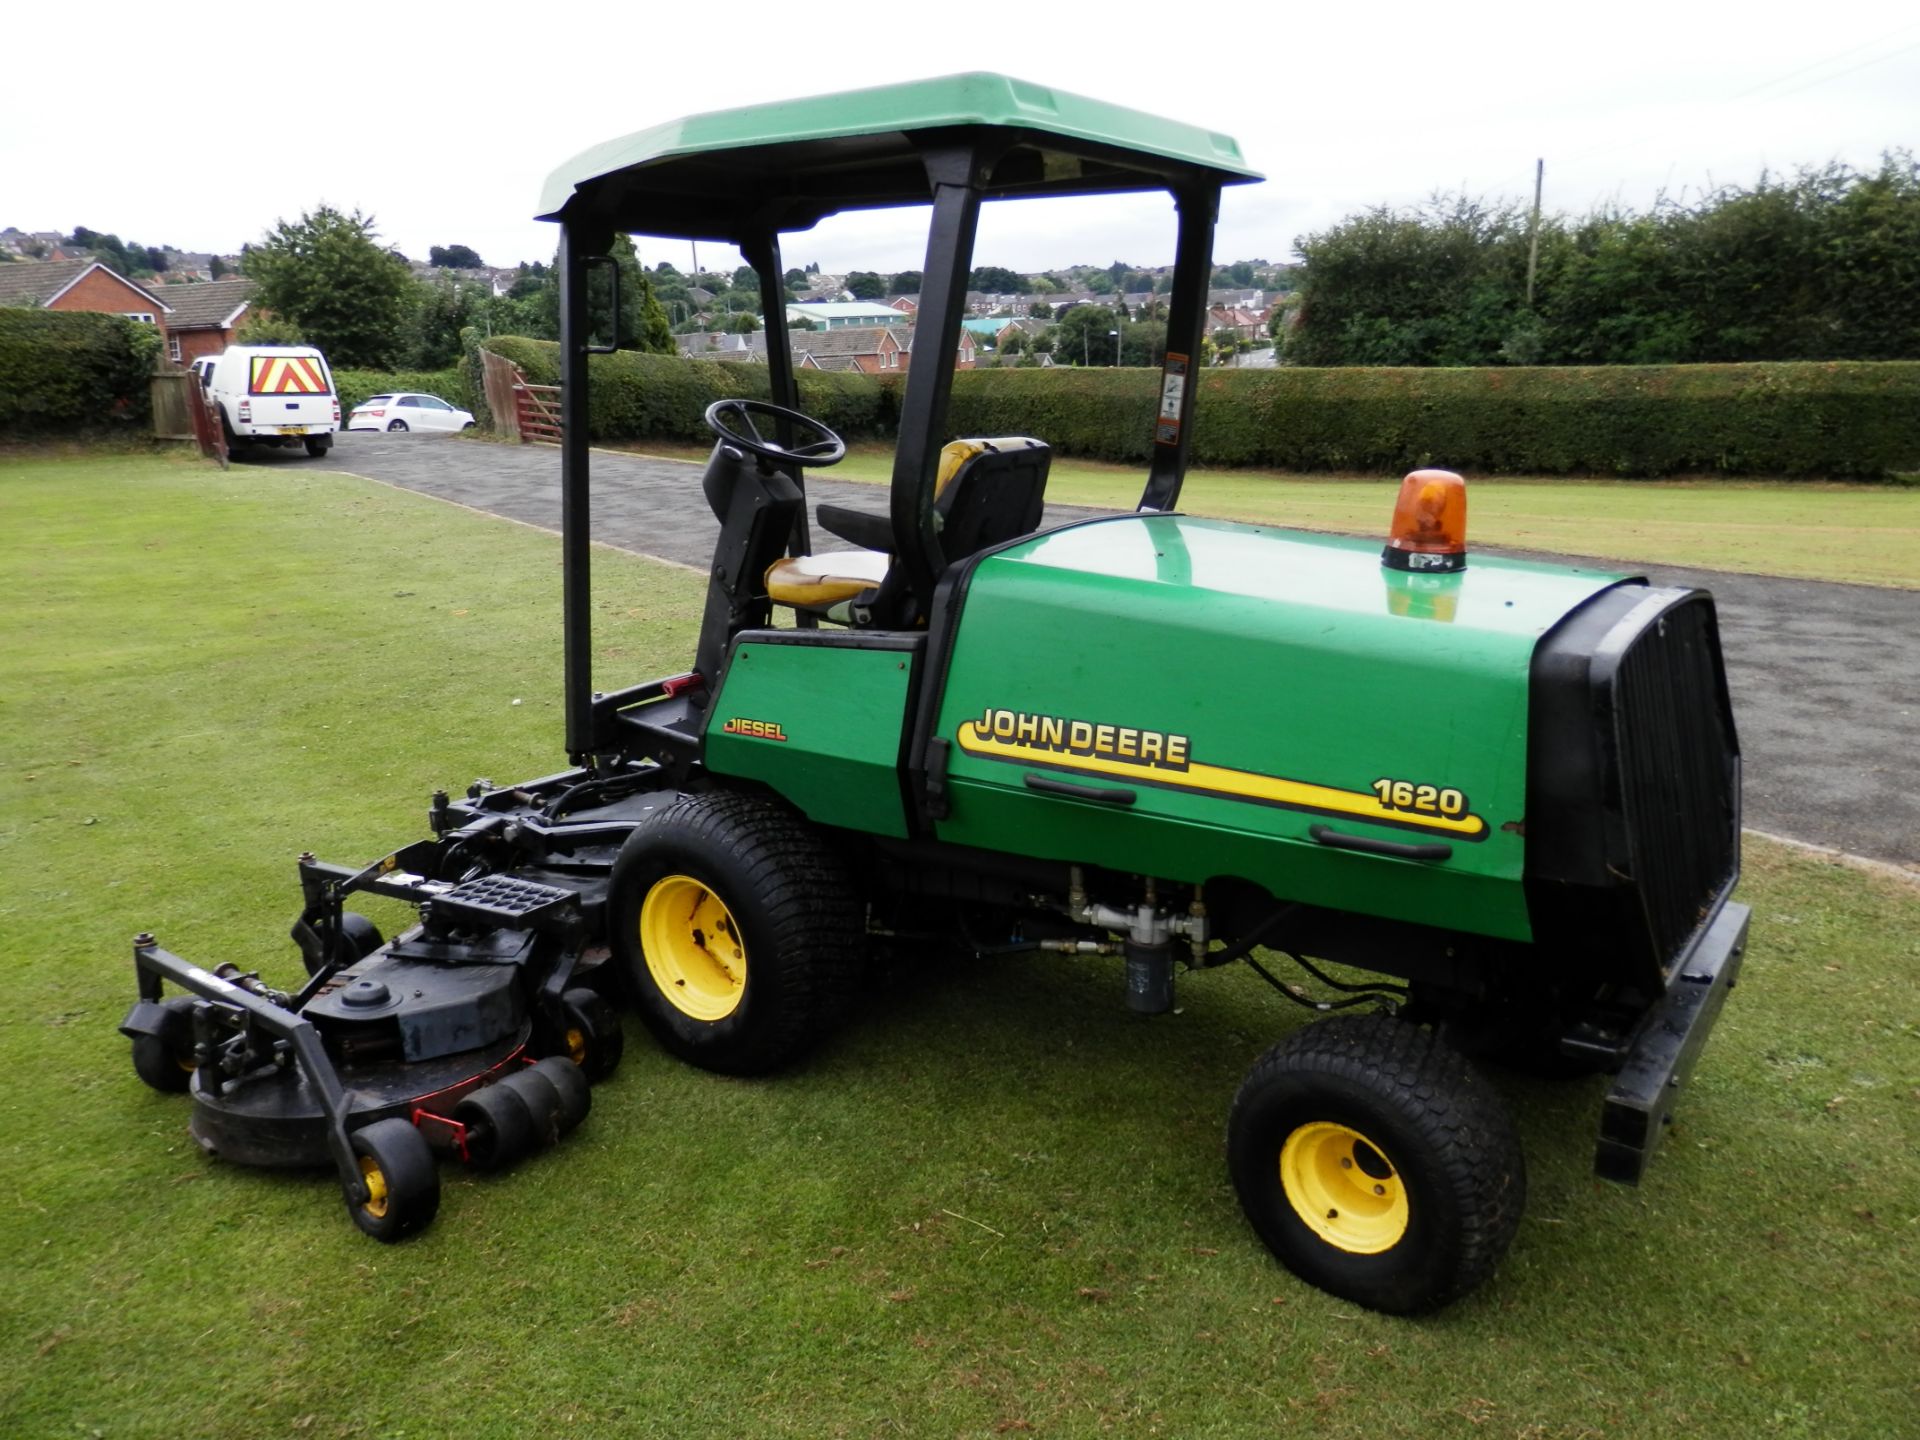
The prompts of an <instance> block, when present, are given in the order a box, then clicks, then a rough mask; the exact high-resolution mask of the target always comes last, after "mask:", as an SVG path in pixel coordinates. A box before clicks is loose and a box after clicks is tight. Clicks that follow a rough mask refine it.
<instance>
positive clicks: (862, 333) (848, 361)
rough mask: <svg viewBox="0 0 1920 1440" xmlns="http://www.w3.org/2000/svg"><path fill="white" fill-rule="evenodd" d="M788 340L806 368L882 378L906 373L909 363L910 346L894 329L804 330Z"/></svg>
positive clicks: (888, 327)
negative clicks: (900, 371)
mask: <svg viewBox="0 0 1920 1440" xmlns="http://www.w3.org/2000/svg"><path fill="white" fill-rule="evenodd" d="M760 333H762V334H765V333H766V332H764V331H762V332H760ZM788 339H789V340H790V342H791V343H792V346H793V358H794V359H795V361H796V362H798V364H799V365H800V368H802V369H809V368H810V369H814V370H860V371H864V372H865V373H867V374H869V375H879V374H882V373H883V372H886V371H890V370H904V369H905V368H906V364H907V362H906V359H905V355H906V351H907V345H906V344H903V343H902V342H901V338H900V335H899V333H898V332H896V331H895V330H894V329H893V328H892V327H891V326H886V325H875V326H870V327H867V326H862V327H851V326H850V327H847V328H845V329H838V330H800V331H796V332H794V333H793V334H792V335H790V336H789V337H788Z"/></svg>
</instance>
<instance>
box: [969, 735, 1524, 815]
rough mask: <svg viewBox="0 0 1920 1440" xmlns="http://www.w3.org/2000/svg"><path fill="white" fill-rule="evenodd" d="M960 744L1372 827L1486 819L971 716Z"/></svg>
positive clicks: (991, 755) (973, 751) (1027, 761)
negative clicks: (1058, 745) (1001, 726)
mask: <svg viewBox="0 0 1920 1440" xmlns="http://www.w3.org/2000/svg"><path fill="white" fill-rule="evenodd" d="M959 740H960V748H961V749H962V750H964V751H966V752H967V753H968V754H969V755H979V756H982V757H984V758H986V759H990V760H1009V761H1012V762H1014V763H1015V764H1020V765H1045V766H1048V767H1051V768H1054V769H1063V770H1084V771H1087V772H1089V773H1091V774H1095V775H1111V776H1114V777H1116V778H1119V779H1125V780H1136V781H1139V782H1141V783H1142V784H1146V785H1159V786H1164V787H1166V788H1167V789H1170V790H1188V791H1191V792H1193V793H1195V794H1199V795H1219V796H1224V797H1225V798H1227V799H1231V800H1252V801H1256V802H1258V803H1260V804H1264V805H1278V806H1281V807H1283V808H1285V809H1289V810H1312V811H1317V812H1319V813H1321V814H1329V815H1350V816H1352V817H1353V818H1354V819H1356V820H1366V821H1370V822H1372V823H1373V824H1376V825H1399V826H1406V827H1411V828H1413V829H1416V830H1433V831H1437V832H1439V833H1441V834H1444V835H1458V836H1459V837H1461V838H1462V839H1465V840H1479V839H1482V838H1484V837H1485V835H1486V833H1487V822H1486V821H1485V820H1482V819H1481V818H1480V817H1479V816H1478V815H1461V816H1457V817H1454V818H1448V817H1447V816H1445V815H1421V814H1418V813H1416V812H1414V811H1410V810H1394V809H1391V808H1389V807H1388V806H1385V805H1382V804H1381V803H1380V797H1379V796H1378V795H1376V794H1374V793H1373V792H1372V791H1371V790H1337V789H1335V788H1334V787H1333V786H1331V785H1313V784H1309V783H1308V782H1307V781H1304V780H1283V779H1281V778H1280V777H1279V776H1277V775H1256V774H1254V773H1253V772H1252V771H1250V770H1229V769H1227V768H1226V767H1225V766H1221V765H1201V764H1192V765H1189V766H1187V768H1186V769H1184V770H1176V769H1168V768H1163V767H1161V766H1158V765H1136V764H1130V763H1128V762H1127V761H1125V760H1109V759H1107V758H1105V757H1104V756H1099V755H1070V754H1065V753H1063V752H1061V751H1058V750H1046V749H1042V748H1040V747H1039V746H1036V745H1022V744H1020V743H1019V742H1018V741H1013V740H996V739H994V738H993V737H992V736H991V735H985V734H982V733H981V732H980V731H979V730H978V729H976V728H975V726H974V723H973V722H972V721H971V720H966V721H962V722H961V725H960V730H959Z"/></svg>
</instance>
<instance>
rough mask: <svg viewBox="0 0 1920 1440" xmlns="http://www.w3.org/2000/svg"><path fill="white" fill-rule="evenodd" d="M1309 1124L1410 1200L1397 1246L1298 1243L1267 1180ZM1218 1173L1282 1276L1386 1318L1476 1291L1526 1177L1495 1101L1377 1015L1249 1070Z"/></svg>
mask: <svg viewBox="0 0 1920 1440" xmlns="http://www.w3.org/2000/svg"><path fill="white" fill-rule="evenodd" d="M1312 1119H1329V1120H1334V1121H1337V1122H1343V1123H1349V1124H1352V1125H1353V1127H1354V1128H1355V1129H1357V1130H1359V1131H1360V1133H1362V1134H1364V1135H1366V1136H1368V1138H1369V1139H1370V1140H1373V1141H1374V1142H1375V1143H1376V1144H1377V1145H1378V1146H1379V1147H1380V1148H1381V1149H1382V1150H1383V1151H1385V1152H1386V1153H1387V1154H1388V1156H1389V1158H1390V1159H1391V1160H1392V1161H1393V1163H1394V1165H1395V1167H1396V1169H1397V1170H1399V1172H1400V1174H1401V1178H1402V1181H1403V1183H1405V1184H1406V1186H1407V1189H1408V1196H1409V1204H1410V1210H1411V1218H1410V1222H1409V1228H1408V1231H1407V1234H1406V1236H1405V1237H1404V1238H1403V1239H1402V1240H1401V1241H1400V1242H1399V1243H1397V1244H1396V1245H1394V1246H1393V1247H1392V1248H1391V1249H1390V1250H1388V1251H1387V1252H1385V1253H1383V1254H1380V1255H1349V1254H1347V1253H1345V1252H1343V1251H1341V1250H1339V1249H1338V1248H1336V1247H1335V1246H1333V1245H1331V1244H1329V1243H1328V1242H1326V1241H1324V1240H1322V1239H1320V1238H1319V1237H1318V1236H1317V1235H1315V1234H1314V1233H1313V1232H1312V1231H1310V1230H1309V1229H1308V1228H1307V1227H1306V1225H1305V1224H1304V1222H1302V1221H1301V1220H1300V1218H1299V1216H1298V1215H1297V1214H1296V1213H1295V1212H1294V1210H1293V1207H1292V1204H1291V1202H1290V1201H1289V1200H1288V1199H1287V1197H1286V1195H1285V1193H1284V1190H1283V1187H1282V1186H1281V1183H1280V1179H1279V1175H1278V1163H1277V1161H1278V1155H1279V1151H1280V1146H1281V1144H1282V1143H1284V1140H1285V1137H1286V1135H1287V1134H1288V1133H1290V1132H1291V1130H1292V1129H1293V1128H1294V1127H1295V1126H1296V1125H1299V1124H1302V1123H1305V1122H1306V1121H1308V1120H1312ZM1227 1146H1228V1165H1229V1169H1230V1170H1231V1172H1232V1176H1233V1182H1234V1188H1235V1189H1236V1190H1237V1191H1238V1192H1239V1194H1240V1200H1241V1204H1242V1206H1243V1207H1244V1208H1245V1209H1246V1212H1247V1217H1248V1219H1249V1220H1250V1221H1251V1222H1252V1224H1253V1226H1254V1229H1255V1230H1256V1231H1257V1232H1258V1233H1259V1235H1260V1237H1261V1239H1262V1240H1264V1241H1265V1242H1266V1243H1267V1246H1268V1248H1270V1249H1271V1250H1272V1251H1273V1252H1274V1254H1275V1256H1276V1257H1277V1258H1278V1259H1279V1260H1280V1261H1281V1262H1282V1263H1283V1264H1285V1265H1286V1266H1287V1267H1288V1268H1289V1269H1291V1270H1293V1271H1294V1273H1296V1274H1298V1275H1299V1276H1301V1278H1303V1279H1305V1280H1307V1281H1308V1282H1309V1283H1311V1284H1314V1285H1318V1286H1319V1287H1320V1288H1322V1289H1324V1290H1327V1291H1330V1292H1331V1293H1333V1294H1335V1295H1339V1296H1341V1297H1343V1298H1345V1299H1348V1300H1352V1301H1354V1302H1356V1303H1358V1304H1361V1305H1365V1306H1367V1307H1369V1308H1371V1309H1375V1310H1381V1311H1385V1312H1387V1313H1390V1314H1400V1315H1413V1314H1421V1313H1424V1312H1427V1311H1432V1310H1437V1309H1439V1308H1441V1307H1442V1306H1444V1305H1447V1304H1450V1303H1451V1302H1453V1301H1454V1300H1457V1299H1459V1298H1460V1297H1462V1296H1464V1295H1466V1294H1468V1293H1470V1292H1471V1291H1473V1290H1474V1289H1476V1288H1477V1287H1479V1286H1480V1285H1482V1284H1484V1283H1485V1282H1486V1281H1487V1279H1488V1278H1489V1277H1490V1276H1492V1274H1493V1272H1494V1270H1495V1269H1496V1268H1497V1267H1498V1266H1499V1263H1500V1261H1501V1259H1502V1257H1503V1256H1505V1254H1506V1252H1507V1247H1508V1246H1509V1245H1510V1244H1511V1243H1512V1241H1513V1237H1514V1233H1515V1231H1516V1230H1517V1229H1518V1228H1519V1224H1520V1215H1521V1212H1522V1210H1523V1209H1524V1208H1525V1206H1526V1166H1525V1161H1524V1158H1523V1157H1522V1154H1521V1150H1520V1138H1519V1132H1518V1131H1517V1129H1516V1128H1515V1126H1514V1123H1513V1119H1512V1117H1511V1115H1510V1114H1509V1113H1508V1110H1507V1107H1506V1104H1505V1102H1504V1101H1503V1100H1502V1099H1501V1098H1500V1096H1499V1094H1498V1093H1497V1092H1496V1091H1495V1090H1494V1089H1493V1087H1492V1086H1491V1085H1489V1084H1488V1083H1487V1081H1486V1080H1485V1079H1484V1078H1483V1077H1482V1076H1481V1075H1480V1074H1479V1073H1478V1072H1477V1071H1476V1070H1475V1069H1474V1067H1473V1066H1472V1065H1471V1064H1469V1063H1468V1061H1467V1060H1466V1059H1465V1057H1464V1056H1462V1055H1461V1054H1460V1053H1459V1052H1458V1051H1456V1050H1454V1049H1453V1048H1452V1047H1451V1046H1450V1045H1448V1044H1447V1043H1446V1042H1445V1041H1443V1040H1442V1039H1441V1038H1440V1037H1439V1036H1437V1035H1435V1034H1434V1032H1432V1031H1431V1030H1427V1029H1423V1028H1421V1027H1419V1026H1416V1025H1412V1024H1409V1023H1408V1022H1406V1021H1404V1020H1398V1019H1394V1018H1391V1017H1388V1016H1366V1017H1361V1016H1354V1017H1345V1016H1343V1017H1339V1018H1336V1019H1332V1020H1324V1021H1320V1022H1318V1023H1316V1024H1312V1025H1309V1026H1307V1027H1306V1028H1305V1029H1303V1030H1299V1031H1296V1032H1295V1033H1294V1034H1292V1035H1290V1036H1288V1037H1287V1038H1286V1039H1285V1040H1283V1041H1281V1042H1280V1043H1279V1044H1278V1045H1275V1046H1274V1047H1273V1048H1272V1049H1270V1050H1268V1051H1267V1052H1266V1053H1265V1054H1264V1055H1262V1056H1261V1057H1260V1059H1259V1060H1258V1061H1257V1062H1256V1063H1255V1064H1254V1066H1253V1069H1252V1070H1251V1071H1250V1072H1249V1073H1248V1075H1247V1078H1246V1080H1245V1081H1244V1082H1242V1084H1241V1086H1240V1091H1239V1093H1238V1094H1237V1095H1236V1096H1235V1097H1234V1103H1233V1110H1232V1113H1231V1115H1230V1117H1229V1120H1228V1125H1227Z"/></svg>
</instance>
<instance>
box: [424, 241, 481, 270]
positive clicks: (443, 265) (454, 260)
mask: <svg viewBox="0 0 1920 1440" xmlns="http://www.w3.org/2000/svg"><path fill="white" fill-rule="evenodd" d="M427 263H428V264H429V265H432V266H433V267H435V268H436V269H440V270H478V269H480V268H481V266H482V265H484V264H485V263H486V262H485V261H483V260H481V258H480V255H479V252H478V251H476V250H475V249H474V248H473V247H472V246H470V245H429V246H428V247H427Z"/></svg>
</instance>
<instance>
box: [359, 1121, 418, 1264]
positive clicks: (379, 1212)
mask: <svg viewBox="0 0 1920 1440" xmlns="http://www.w3.org/2000/svg"><path fill="white" fill-rule="evenodd" d="M349 1139H350V1140H351V1142H352V1145H353V1153H354V1157H355V1158H356V1159H358V1160H359V1162H360V1183H361V1184H362V1185H364V1186H365V1187H366V1189H367V1194H366V1197H365V1198H364V1199H360V1198H357V1197H355V1196H354V1195H351V1194H349V1195H348V1196H347V1197H346V1199H347V1213H348V1214H349V1215H351V1216H352V1217H353V1223H354V1224H356V1225H358V1226H359V1227H360V1228H361V1229H362V1230H364V1231H366V1232H367V1234H369V1235H371V1236H373V1238H374V1239H376V1240H380V1241H385V1242H386V1243H388V1244H391V1243H392V1242H393V1241H395V1240H404V1239H406V1237H407V1236H409V1235H414V1234H417V1233H419V1232H420V1231H422V1230H424V1229H426V1228H427V1226H429V1225H431V1224H432V1223H433V1217H434V1215H435V1214H436V1213H438V1211H439V1209H440V1171H439V1168H438V1167H437V1166H435V1165H434V1163H433V1151H432V1150H431V1149H430V1148H429V1147H428V1145H427V1139H426V1136H424V1135H422V1134H421V1133H420V1132H419V1131H418V1130H416V1129H414V1128H413V1126H411V1125H409V1124H408V1123H407V1122H406V1121H405V1120H399V1119H394V1120H381V1121H378V1122H376V1123H375V1124H372V1125H368V1126H367V1127H365V1128H364V1129H361V1130H356V1131H354V1132H353V1134H352V1135H351V1136H350V1137H349Z"/></svg>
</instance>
